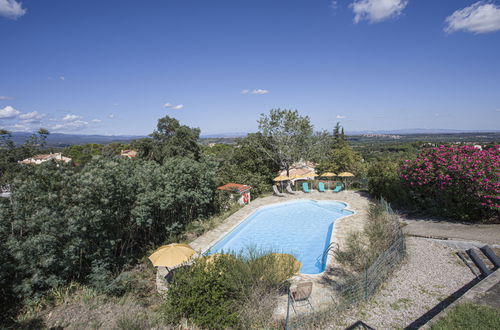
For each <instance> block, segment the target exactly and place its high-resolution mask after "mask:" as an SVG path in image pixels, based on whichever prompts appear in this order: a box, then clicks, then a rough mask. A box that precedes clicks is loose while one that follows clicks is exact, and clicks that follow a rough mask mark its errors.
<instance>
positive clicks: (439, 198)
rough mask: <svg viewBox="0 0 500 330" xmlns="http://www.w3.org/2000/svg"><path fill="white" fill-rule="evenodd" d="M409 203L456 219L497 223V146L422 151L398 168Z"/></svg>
mask: <svg viewBox="0 0 500 330" xmlns="http://www.w3.org/2000/svg"><path fill="white" fill-rule="evenodd" d="M400 179H401V181H402V183H403V185H404V186H405V187H406V188H407V190H408V191H409V196H410V199H411V200H412V203H414V204H416V205H418V206H419V208H421V209H422V210H424V211H428V212H430V213H432V214H435V215H439V216H444V217H453V218H456V219H459V220H468V221H483V222H498V221H500V146H498V145H497V146H493V147H491V148H488V149H484V150H481V149H478V148H475V147H472V146H450V147H447V146H440V147H437V148H431V149H426V150H424V151H423V152H422V153H420V154H419V155H418V156H417V158H416V159H414V160H407V161H406V162H405V163H404V164H403V165H402V166H401V168H400Z"/></svg>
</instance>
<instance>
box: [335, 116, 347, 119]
mask: <svg viewBox="0 0 500 330" xmlns="http://www.w3.org/2000/svg"><path fill="white" fill-rule="evenodd" d="M335 118H336V119H346V118H347V116H343V115H337V116H335Z"/></svg>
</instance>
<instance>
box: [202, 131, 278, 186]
mask: <svg viewBox="0 0 500 330" xmlns="http://www.w3.org/2000/svg"><path fill="white" fill-rule="evenodd" d="M265 139H266V138H265V137H264V136H262V134H260V133H255V134H248V136H247V137H245V138H243V139H239V140H238V144H237V145H236V146H227V147H223V148H220V149H219V152H217V150H211V152H212V153H213V154H212V157H213V158H214V159H215V160H216V161H217V162H218V164H219V167H218V177H219V184H221V185H222V184H226V183H228V182H235V183H240V184H247V185H250V186H252V187H253V190H252V194H253V195H259V194H261V193H263V192H267V191H269V190H270V187H271V185H272V182H273V181H272V179H273V178H274V176H275V175H276V172H277V171H278V170H279V169H280V167H279V166H278V165H277V163H276V162H274V161H273V160H272V159H270V158H269V157H267V156H266V154H264V153H262V152H261V148H262V147H265V146H270V145H271V144H270V143H268V142H266V141H263V140H265ZM256 145H259V146H260V147H261V148H255V146H256ZM268 152H269V153H270V152H272V150H268Z"/></svg>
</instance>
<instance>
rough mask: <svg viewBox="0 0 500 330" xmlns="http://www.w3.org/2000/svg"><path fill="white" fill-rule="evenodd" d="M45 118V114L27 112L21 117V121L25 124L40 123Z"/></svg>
mask: <svg viewBox="0 0 500 330" xmlns="http://www.w3.org/2000/svg"><path fill="white" fill-rule="evenodd" d="M44 117H45V114H42V113H38V111H32V112H27V113H23V114H21V115H19V119H21V121H23V122H25V123H34V122H40V121H41V120H42V119H43V118H44Z"/></svg>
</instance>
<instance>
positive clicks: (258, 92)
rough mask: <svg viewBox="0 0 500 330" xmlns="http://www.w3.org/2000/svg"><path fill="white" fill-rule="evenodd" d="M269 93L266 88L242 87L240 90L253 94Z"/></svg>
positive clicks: (242, 92) (243, 92)
mask: <svg viewBox="0 0 500 330" xmlns="http://www.w3.org/2000/svg"><path fill="white" fill-rule="evenodd" d="M267 93H269V91H268V90H267V89H252V90H250V89H244V90H242V91H241V94H253V95H264V94H267Z"/></svg>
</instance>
